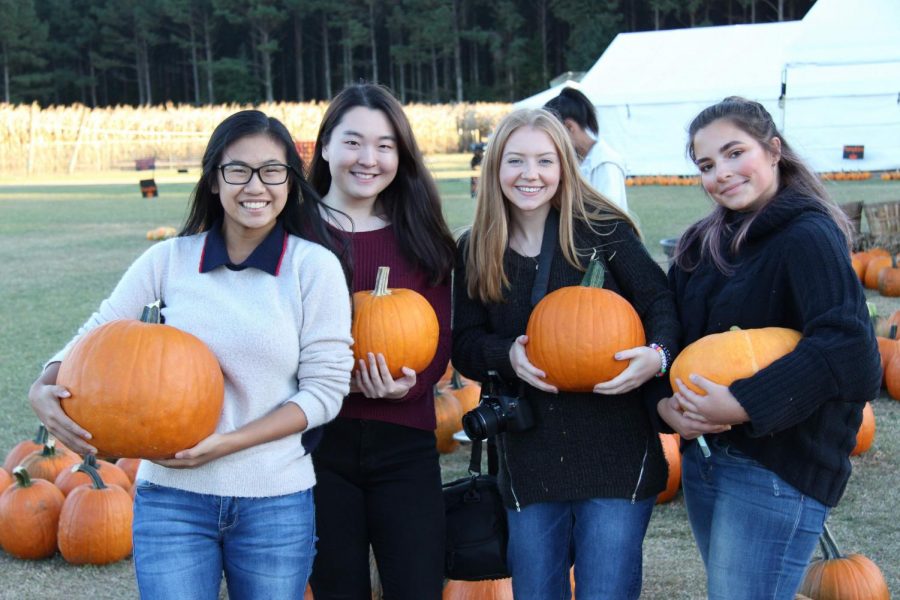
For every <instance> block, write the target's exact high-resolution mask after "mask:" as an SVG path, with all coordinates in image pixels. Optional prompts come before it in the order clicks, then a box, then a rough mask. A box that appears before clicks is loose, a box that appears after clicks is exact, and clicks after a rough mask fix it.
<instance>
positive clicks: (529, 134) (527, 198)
mask: <svg viewBox="0 0 900 600" xmlns="http://www.w3.org/2000/svg"><path fill="white" fill-rule="evenodd" d="M559 178H560V165H559V153H558V152H557V150H556V146H555V145H554V144H553V140H551V139H550V136H549V135H547V133H546V132H545V131H542V130H540V129H536V128H534V127H531V126H529V125H525V126H522V127H519V128H518V129H516V130H515V131H514V132H513V133H512V134H511V135H510V136H509V138H508V139H507V140H506V145H505V146H504V148H503V154H502V155H501V157H500V189H501V190H502V191H503V195H504V197H506V199H507V200H508V201H509V202H510V204H511V209H512V210H513V211H521V212H522V213H526V214H527V213H531V212H533V211H537V210H549V209H550V201H551V200H552V199H553V197H554V196H555V195H556V191H557V189H558V188H559Z"/></svg>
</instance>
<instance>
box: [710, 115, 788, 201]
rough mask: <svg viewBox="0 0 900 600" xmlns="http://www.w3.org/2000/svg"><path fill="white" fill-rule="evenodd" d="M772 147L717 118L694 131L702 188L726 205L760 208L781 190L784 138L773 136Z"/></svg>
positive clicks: (728, 122) (729, 122)
mask: <svg viewBox="0 0 900 600" xmlns="http://www.w3.org/2000/svg"><path fill="white" fill-rule="evenodd" d="M771 143H772V148H771V150H770V149H768V148H765V147H764V146H763V145H762V144H760V143H759V142H758V141H756V139H754V138H753V137H751V136H750V135H749V134H747V133H746V132H745V131H743V130H742V129H740V128H739V127H737V126H736V125H734V124H733V123H732V122H731V121H728V120H725V119H718V120H716V121H713V122H712V123H710V124H709V125H707V126H706V127H703V128H702V129H700V130H698V131H697V133H696V135H694V143H693V155H694V156H695V157H696V158H695V159H694V162H695V163H696V164H697V167H698V168H699V169H700V181H701V183H702V185H703V188H704V189H705V190H706V192H707V193H708V194H709V195H710V197H711V198H712V199H713V200H715V201H716V203H718V204H720V205H722V206H724V207H725V208H728V209H731V210H735V211H741V212H749V211H754V210H759V209H760V208H762V207H763V206H765V205H766V203H767V202H768V201H769V200H771V199H772V198H773V197H774V196H775V193H776V192H777V191H778V169H777V164H778V159H779V157H780V155H781V140H780V139H779V138H777V137H775V138H772V142H771Z"/></svg>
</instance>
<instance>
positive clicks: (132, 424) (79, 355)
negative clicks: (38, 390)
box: [56, 302, 225, 458]
mask: <svg viewBox="0 0 900 600" xmlns="http://www.w3.org/2000/svg"><path fill="white" fill-rule="evenodd" d="M159 310H160V308H159V302H157V303H155V304H153V305H150V306H147V307H146V308H145V309H144V312H143V314H142V315H141V320H140V321H137V320H132V319H119V320H115V321H110V322H109V323H105V324H103V325H101V326H99V327H97V328H95V329H92V330H90V331H88V332H87V333H86V334H85V335H84V336H83V337H82V338H81V339H80V340H79V341H78V342H77V343H76V344H75V346H74V347H73V348H72V350H71V351H70V352H69V354H68V356H66V358H65V359H64V360H63V362H62V364H61V365H60V368H59V374H58V376H57V380H56V382H57V384H58V385H60V386H63V387H65V388H67V389H68V390H69V393H70V396H69V397H68V398H63V399H62V401H61V405H62V409H63V411H65V413H66V414H67V415H68V416H69V418H71V419H72V420H73V421H75V422H76V423H78V424H79V425H81V427H83V428H84V429H86V430H87V431H88V432H90V434H91V436H92V437H91V440H90V443H91V444H93V445H94V447H95V448H97V453H98V454H100V455H102V456H115V457H119V456H130V457H140V458H170V457H172V456H174V454H175V453H176V452H178V451H179V450H185V449H187V448H192V447H193V446H195V445H196V444H197V443H198V442H199V441H200V440H203V439H204V438H206V437H208V436H209V435H210V434H212V433H213V432H214V431H215V429H216V425H217V424H218V422H219V417H220V416H221V413H222V403H223V400H224V389H225V384H224V378H223V376H222V370H221V369H220V368H219V363H218V361H217V360H216V357H215V355H214V354H213V353H212V352H211V351H210V350H209V348H207V347H206V344H204V343H203V342H202V341H201V340H200V339H199V338H197V337H195V336H193V335H191V334H189V333H187V332H184V331H181V330H179V329H176V328H175V327H171V326H169V325H162V324H160V314H159Z"/></svg>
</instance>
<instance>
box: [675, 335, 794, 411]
mask: <svg viewBox="0 0 900 600" xmlns="http://www.w3.org/2000/svg"><path fill="white" fill-rule="evenodd" d="M801 337H802V336H801V334H800V332H799V331H794V330H793V329H786V328H784V327H763V328H760V329H732V330H731V331H725V332H722V333H713V334H710V335H707V336H704V337H702V338H700V339H699V340H696V341H695V342H693V343H691V344H688V346H687V347H686V348H685V349H684V350H682V351H681V354H679V355H678V356H677V357H676V358H675V360H674V361H673V362H672V368H671V369H670V371H669V377H670V380H671V383H672V389H676V390H677V389H678V386H677V384H676V383H675V380H676V379H681V382H682V383H684V385H686V386H687V387H689V388H690V389H692V390H693V391H695V392H696V393H698V394H701V395H706V392H704V391H703V390H702V389H701V388H699V387H697V386H696V385H694V384H693V383H691V381H690V379H689V375H691V374H692V373H696V374H698V375H702V376H703V377H705V378H706V379H709V380H710V381H713V382H715V383H718V384H720V385H726V386H727V385H731V384H732V383H734V382H735V381H737V380H738V379H744V378H746V377H750V376H751V375H754V374H755V373H756V372H757V371H759V370H761V369H764V368H766V367H768V366H769V365H770V364H772V363H773V362H775V361H776V360H778V359H779V358H781V357H782V356H784V355H785V354H787V353H788V352H790V351H792V350H793V349H794V348H795V347H796V346H797V343H798V342H799V341H800V338H801Z"/></svg>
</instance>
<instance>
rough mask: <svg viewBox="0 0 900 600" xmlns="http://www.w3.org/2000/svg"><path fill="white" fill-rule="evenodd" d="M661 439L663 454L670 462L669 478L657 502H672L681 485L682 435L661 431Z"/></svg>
mask: <svg viewBox="0 0 900 600" xmlns="http://www.w3.org/2000/svg"><path fill="white" fill-rule="evenodd" d="M659 441H660V442H662V447H663V454H664V455H665V457H666V462H667V463H668V464H669V478H668V479H667V480H666V489H664V490H663V491H662V492H660V493H659V496H657V497H656V503H657V504H663V503H665V502H670V501H671V500H672V499H673V498H674V497H675V495H676V494H678V488H680V487H681V450H680V448H679V445H680V441H681V436H679V435H678V434H677V433H661V434H659Z"/></svg>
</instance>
